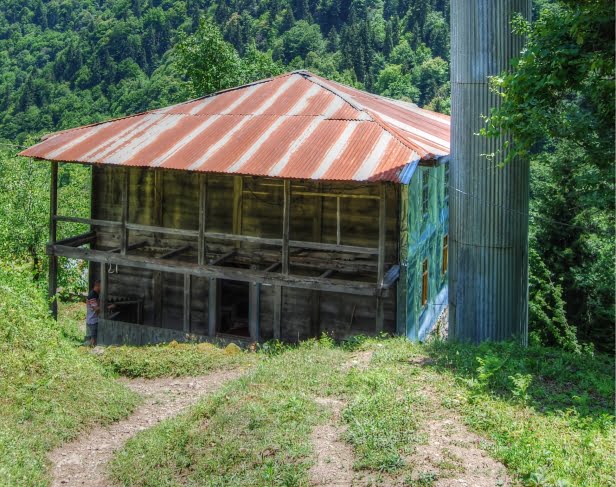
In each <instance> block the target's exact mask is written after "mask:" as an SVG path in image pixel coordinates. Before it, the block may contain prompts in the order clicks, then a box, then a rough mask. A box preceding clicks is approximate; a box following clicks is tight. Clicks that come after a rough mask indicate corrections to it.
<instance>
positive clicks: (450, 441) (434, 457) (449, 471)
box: [407, 358, 512, 487]
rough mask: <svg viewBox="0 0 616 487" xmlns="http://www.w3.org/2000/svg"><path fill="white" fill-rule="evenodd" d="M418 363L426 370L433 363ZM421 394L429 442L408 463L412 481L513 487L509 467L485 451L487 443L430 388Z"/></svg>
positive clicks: (450, 485) (423, 426)
mask: <svg viewBox="0 0 616 487" xmlns="http://www.w3.org/2000/svg"><path fill="white" fill-rule="evenodd" d="M415 363H416V365H419V366H425V365H428V364H430V363H431V361H430V359H425V358H423V359H420V360H417V361H415ZM421 393H422V395H423V396H424V398H425V399H426V412H427V414H426V417H425V419H424V421H423V422H422V424H421V428H420V431H419V433H420V434H422V435H424V436H425V439H426V441H425V443H423V444H420V445H418V446H417V449H416V451H415V453H414V454H413V455H412V456H411V457H410V458H408V459H407V462H408V463H409V464H410V465H412V466H413V475H412V479H413V480H414V481H416V482H418V483H419V482H424V483H429V484H430V485H433V486H435V487H453V486H456V487H460V486H469V487H470V486H473V487H493V486H495V485H499V486H510V485H512V480H511V477H510V476H509V475H508V474H507V469H506V467H505V466H504V465H503V464H502V463H500V462H498V461H497V460H494V459H493V458H492V457H490V456H489V455H488V453H487V452H486V451H485V450H484V448H483V447H482V446H483V445H484V444H485V442H486V440H485V439H484V438H482V437H481V436H479V435H477V434H475V433H473V432H472V431H470V430H469V429H468V428H467V426H466V425H465V424H464V422H463V420H462V418H461V417H460V416H459V415H458V414H456V413H455V412H454V411H453V410H451V409H446V408H444V407H443V406H442V404H441V400H440V396H439V395H438V393H437V392H436V391H434V390H433V388H432V387H430V385H428V384H426V383H424V384H423V385H422V388H421Z"/></svg>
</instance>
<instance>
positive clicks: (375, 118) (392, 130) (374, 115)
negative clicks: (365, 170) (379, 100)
mask: <svg viewBox="0 0 616 487" xmlns="http://www.w3.org/2000/svg"><path fill="white" fill-rule="evenodd" d="M296 72H297V73H298V74H302V75H305V76H306V77H307V79H309V80H310V81H312V82H313V83H315V84H318V85H319V86H321V87H322V88H324V89H326V90H329V91H331V92H332V93H334V94H335V95H337V96H339V97H340V98H342V99H343V100H344V101H345V102H347V103H348V104H349V105H351V106H352V107H353V108H355V109H356V110H360V111H362V112H363V113H365V114H366V115H368V116H369V117H370V121H372V122H374V123H376V124H377V125H379V126H380V127H381V128H382V129H383V130H385V131H386V132H388V133H389V134H390V135H391V136H392V137H394V138H395V139H396V140H398V142H400V143H401V144H402V145H404V146H405V147H407V148H408V149H411V150H413V151H415V152H416V153H417V154H420V153H421V152H425V150H423V149H422V148H421V147H419V146H418V145H416V144H414V143H412V142H411V141H409V140H408V139H407V138H406V137H404V136H403V135H402V134H401V133H400V132H399V131H398V129H397V128H396V127H394V126H392V125H391V124H389V123H387V122H385V121H384V120H383V119H382V118H381V117H380V115H379V113H378V112H377V111H376V110H372V109H371V108H368V107H364V106H363V105H361V104H360V103H359V102H357V101H355V100H349V98H350V97H352V95H348V94H347V93H343V92H341V91H339V90H337V89H336V88H334V87H331V86H328V85H327V83H325V82H323V81H321V80H320V76H317V75H314V74H312V73H311V72H309V71H301V70H300V71H296ZM310 78H313V79H310ZM326 81H328V82H329V80H326ZM334 83H337V82H336V81H334ZM339 84H342V83H339ZM349 88H351V89H356V88H352V87H349ZM366 93H367V92H366ZM369 94H370V95H373V96H376V97H379V95H374V94H373V93H369ZM388 101H392V102H393V101H394V100H388ZM418 108H419V107H418Z"/></svg>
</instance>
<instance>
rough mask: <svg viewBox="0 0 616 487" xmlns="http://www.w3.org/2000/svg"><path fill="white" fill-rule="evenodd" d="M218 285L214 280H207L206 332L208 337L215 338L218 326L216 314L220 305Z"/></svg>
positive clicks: (216, 280) (217, 281)
mask: <svg viewBox="0 0 616 487" xmlns="http://www.w3.org/2000/svg"><path fill="white" fill-rule="evenodd" d="M219 288H220V284H219V280H218V279H216V278H210V279H209V291H208V297H207V330H208V335H209V336H210V337H212V338H213V337H215V336H216V327H217V326H218V312H219V306H218V305H219V303H220V289H219Z"/></svg>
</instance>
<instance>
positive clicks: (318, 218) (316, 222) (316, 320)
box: [310, 183, 323, 337]
mask: <svg viewBox="0 0 616 487" xmlns="http://www.w3.org/2000/svg"><path fill="white" fill-rule="evenodd" d="M321 189H322V188H321V183H317V192H318V193H321ZM314 202H315V203H314V204H315V215H314V219H313V220H312V240H313V241H314V242H318V243H320V242H321V238H322V233H323V197H322V196H318V197H315V199H314ZM310 328H311V330H310V334H311V335H312V336H313V337H318V336H319V335H320V334H321V293H320V292H319V291H312V314H311V317H310Z"/></svg>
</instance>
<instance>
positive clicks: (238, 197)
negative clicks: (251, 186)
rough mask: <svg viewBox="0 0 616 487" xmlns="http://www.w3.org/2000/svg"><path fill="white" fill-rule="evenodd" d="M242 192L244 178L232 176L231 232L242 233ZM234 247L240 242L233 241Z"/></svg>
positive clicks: (239, 244)
mask: <svg viewBox="0 0 616 487" xmlns="http://www.w3.org/2000/svg"><path fill="white" fill-rule="evenodd" d="M243 193H244V180H243V179H242V176H234V177H233V234H234V235H241V234H242V195H243ZM234 245H235V248H239V247H240V246H241V242H240V241H239V240H236V241H235V242H234Z"/></svg>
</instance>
